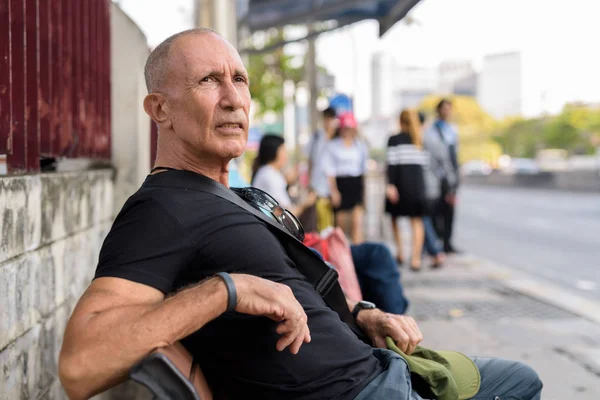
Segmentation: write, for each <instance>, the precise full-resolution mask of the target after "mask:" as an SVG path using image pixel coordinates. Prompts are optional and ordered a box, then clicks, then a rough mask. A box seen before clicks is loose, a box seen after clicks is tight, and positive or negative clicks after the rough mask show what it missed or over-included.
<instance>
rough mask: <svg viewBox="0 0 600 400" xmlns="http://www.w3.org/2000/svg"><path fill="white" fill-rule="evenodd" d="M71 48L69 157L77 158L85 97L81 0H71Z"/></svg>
mask: <svg viewBox="0 0 600 400" xmlns="http://www.w3.org/2000/svg"><path fill="white" fill-rule="evenodd" d="M70 3H71V7H72V8H71V15H70V19H71V21H70V23H71V40H72V42H71V45H72V47H71V49H72V51H73V57H72V59H71V60H72V63H73V74H72V75H71V80H72V82H73V87H72V90H71V112H72V113H73V131H72V136H73V142H72V147H71V149H70V152H69V157H73V158H76V157H78V156H79V149H80V148H81V140H82V136H81V133H82V130H81V126H82V125H81V114H80V108H81V107H80V106H81V101H82V98H83V93H82V85H81V66H82V64H83V60H82V57H81V3H82V2H80V1H76V0H75V1H71V2H70Z"/></svg>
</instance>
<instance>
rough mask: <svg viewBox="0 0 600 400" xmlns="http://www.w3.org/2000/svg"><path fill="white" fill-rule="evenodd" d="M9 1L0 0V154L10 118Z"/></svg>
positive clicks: (3, 152)
mask: <svg viewBox="0 0 600 400" xmlns="http://www.w3.org/2000/svg"><path fill="white" fill-rule="evenodd" d="M10 5H11V4H10V2H8V1H0V154H6V151H7V147H8V140H9V138H10V126H11V123H12V118H11V101H10V100H11V85H10V78H11V65H10V64H11V62H10V61H11V60H10V59H11V53H10Z"/></svg>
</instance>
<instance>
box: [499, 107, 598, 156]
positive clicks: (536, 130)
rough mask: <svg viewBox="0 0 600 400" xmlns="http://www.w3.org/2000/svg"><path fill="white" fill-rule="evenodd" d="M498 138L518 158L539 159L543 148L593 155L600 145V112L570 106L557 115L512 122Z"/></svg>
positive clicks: (504, 126) (502, 127)
mask: <svg viewBox="0 0 600 400" xmlns="http://www.w3.org/2000/svg"><path fill="white" fill-rule="evenodd" d="M494 139H495V140H496V142H498V143H499V144H500V145H501V146H502V149H503V150H504V152H505V153H506V154H509V155H511V156H514V157H535V155H536V152H537V151H538V150H541V149H564V150H567V151H568V152H569V153H570V154H593V153H594V152H595V148H596V146H598V144H599V143H600V142H599V141H600V109H594V108H590V107H587V106H585V105H581V104H568V105H566V106H565V107H564V109H563V110H562V112H561V113H560V114H558V115H556V116H549V117H545V118H537V119H513V120H508V121H505V123H504V124H502V126H501V127H500V128H498V129H497V130H496V132H495V134H494Z"/></svg>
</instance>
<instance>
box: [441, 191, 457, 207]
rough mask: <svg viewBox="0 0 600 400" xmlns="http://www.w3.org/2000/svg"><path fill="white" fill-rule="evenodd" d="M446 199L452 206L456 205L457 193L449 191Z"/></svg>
mask: <svg viewBox="0 0 600 400" xmlns="http://www.w3.org/2000/svg"><path fill="white" fill-rule="evenodd" d="M444 200H446V203H448V204H450V205H451V206H454V205H456V194H455V193H448V194H446V197H445V198H444Z"/></svg>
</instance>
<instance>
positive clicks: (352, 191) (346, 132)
mask: <svg viewBox="0 0 600 400" xmlns="http://www.w3.org/2000/svg"><path fill="white" fill-rule="evenodd" d="M356 128H357V124H356V119H355V118H354V114H352V113H351V112H346V113H343V114H341V115H340V116H339V128H338V131H337V135H336V137H335V138H334V139H332V140H331V141H330V142H329V143H328V144H327V154H326V160H325V163H326V164H325V170H326V172H327V177H328V180H329V190H330V192H331V204H332V205H333V208H334V211H335V222H336V225H338V226H341V227H342V229H343V230H344V232H345V233H346V235H348V236H349V237H350V238H351V241H352V243H354V244H358V243H362V242H363V214H364V207H363V204H364V193H365V183H364V178H365V173H366V170H367V148H366V145H365V144H364V143H363V142H362V141H360V140H359V138H358V132H357V130H356ZM349 225H350V228H348V226H349Z"/></svg>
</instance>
